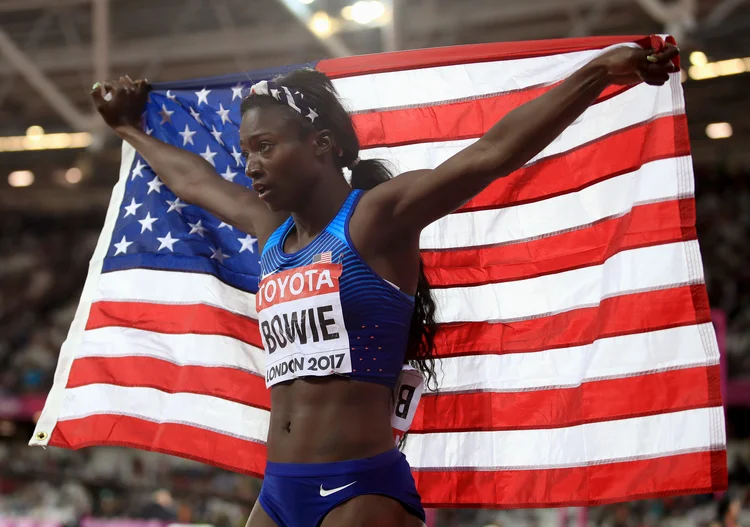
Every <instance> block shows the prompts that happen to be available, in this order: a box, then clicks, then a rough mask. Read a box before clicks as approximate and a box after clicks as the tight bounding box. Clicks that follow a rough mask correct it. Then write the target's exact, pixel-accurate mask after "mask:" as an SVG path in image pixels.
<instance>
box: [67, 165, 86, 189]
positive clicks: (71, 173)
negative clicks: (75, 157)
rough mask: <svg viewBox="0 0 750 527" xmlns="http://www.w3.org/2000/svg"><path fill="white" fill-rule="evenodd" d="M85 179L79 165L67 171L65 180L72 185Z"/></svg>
mask: <svg viewBox="0 0 750 527" xmlns="http://www.w3.org/2000/svg"><path fill="white" fill-rule="evenodd" d="M82 179H83V172H81V169H80V168H78V167H72V168H69V169H68V170H66V171H65V181H67V182H68V183H70V184H71V185H75V184H77V183H80V182H81V180H82Z"/></svg>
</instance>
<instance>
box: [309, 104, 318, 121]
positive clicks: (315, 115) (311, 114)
mask: <svg viewBox="0 0 750 527" xmlns="http://www.w3.org/2000/svg"><path fill="white" fill-rule="evenodd" d="M317 117H318V114H317V113H315V110H313V109H312V108H310V113H308V114H307V118H308V119H310V122H311V123H314V122H315V119H316V118H317Z"/></svg>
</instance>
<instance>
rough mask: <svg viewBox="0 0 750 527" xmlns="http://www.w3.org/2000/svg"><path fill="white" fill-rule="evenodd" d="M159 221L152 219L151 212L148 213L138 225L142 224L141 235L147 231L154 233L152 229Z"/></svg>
mask: <svg viewBox="0 0 750 527" xmlns="http://www.w3.org/2000/svg"><path fill="white" fill-rule="evenodd" d="M158 219H159V218H152V217H151V212H147V213H146V217H145V218H143V219H142V220H138V223H140V224H141V234H143V233H144V232H146V231H151V232H154V229H153V228H152V225H153V224H154V222H155V221H156V220H158Z"/></svg>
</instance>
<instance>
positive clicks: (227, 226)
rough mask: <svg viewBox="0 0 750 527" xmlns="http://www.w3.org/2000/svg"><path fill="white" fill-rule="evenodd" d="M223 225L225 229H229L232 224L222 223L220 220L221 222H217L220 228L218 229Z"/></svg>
mask: <svg viewBox="0 0 750 527" xmlns="http://www.w3.org/2000/svg"><path fill="white" fill-rule="evenodd" d="M224 227H226V228H227V229H229V230H230V231H231V230H232V226H231V225H229V224H228V223H224V222H223V221H222V222H221V223H219V228H220V229H223V228H224Z"/></svg>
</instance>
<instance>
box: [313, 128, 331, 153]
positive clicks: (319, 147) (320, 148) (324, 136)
mask: <svg viewBox="0 0 750 527" xmlns="http://www.w3.org/2000/svg"><path fill="white" fill-rule="evenodd" d="M334 148H335V141H334V139H333V133H331V131H330V130H321V131H319V132H318V133H317V134H316V136H315V155H318V156H322V155H325V154H327V153H328V152H330V151H332V150H333V149H334Z"/></svg>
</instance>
